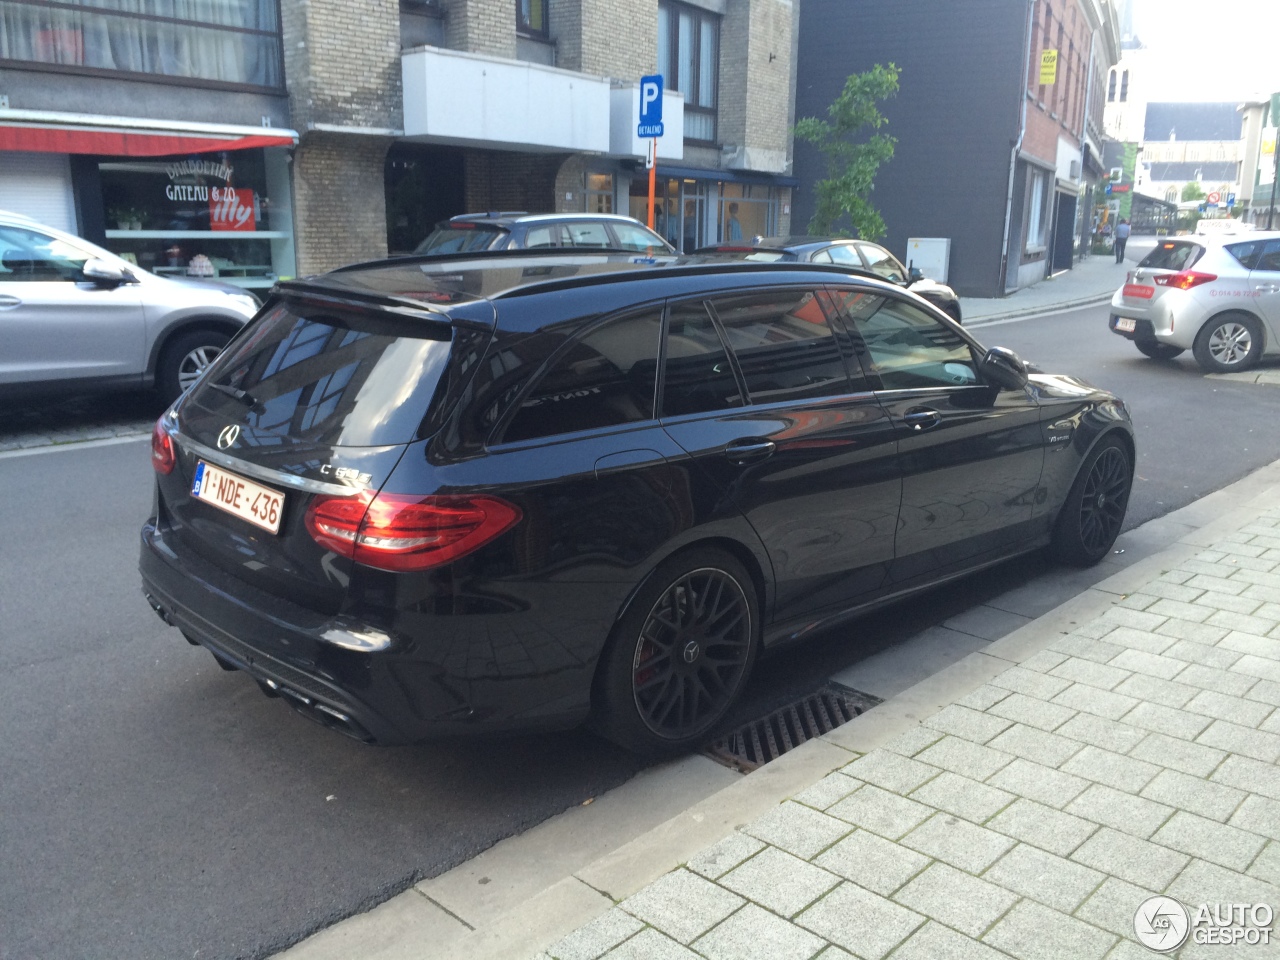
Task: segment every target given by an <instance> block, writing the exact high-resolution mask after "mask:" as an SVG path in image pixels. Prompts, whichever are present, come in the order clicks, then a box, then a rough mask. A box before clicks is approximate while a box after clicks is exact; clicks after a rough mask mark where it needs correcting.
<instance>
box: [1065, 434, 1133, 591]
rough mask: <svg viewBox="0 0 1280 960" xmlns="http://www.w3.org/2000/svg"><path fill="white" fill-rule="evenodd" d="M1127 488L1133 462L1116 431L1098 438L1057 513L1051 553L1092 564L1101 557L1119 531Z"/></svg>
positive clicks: (1068, 560)
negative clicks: (1104, 437) (1111, 434)
mask: <svg viewBox="0 0 1280 960" xmlns="http://www.w3.org/2000/svg"><path fill="white" fill-rule="evenodd" d="M1132 488H1133V465H1132V464H1131V463H1130V462H1129V451H1128V450H1127V449H1126V448H1125V445H1124V444H1123V443H1122V442H1121V441H1120V440H1119V439H1117V438H1115V437H1111V438H1108V439H1104V440H1101V441H1099V443H1098V445H1097V446H1096V447H1094V448H1093V450H1092V452H1091V453H1090V454H1089V456H1088V457H1086V458H1085V461H1084V464H1083V465H1082V466H1081V467H1080V472H1079V473H1078V474H1076V479H1075V483H1073V484H1072V485H1071V490H1070V491H1069V492H1068V493H1067V499H1066V502H1065V503H1063V505H1062V511H1061V512H1060V513H1059V514H1058V522H1057V523H1056V524H1055V525H1054V528H1053V540H1052V542H1051V544H1050V547H1049V549H1050V551H1051V552H1052V554H1053V556H1054V558H1055V559H1057V560H1059V561H1061V562H1062V563H1068V564H1071V565H1072V566H1076V567H1091V566H1093V565H1094V564H1095V563H1097V562H1098V561H1099V560H1101V559H1102V558H1103V557H1105V556H1106V555H1107V553H1108V551H1110V549H1111V547H1112V545H1113V544H1114V543H1115V542H1116V537H1118V536H1119V535H1120V526H1121V525H1122V524H1123V523H1124V514H1125V510H1126V509H1127V508H1128V506H1129V492H1130V490H1132Z"/></svg>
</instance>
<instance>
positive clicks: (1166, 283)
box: [1120, 240, 1217, 310]
mask: <svg viewBox="0 0 1280 960" xmlns="http://www.w3.org/2000/svg"><path fill="white" fill-rule="evenodd" d="M1203 255H1204V247H1203V246H1202V245H1200V244H1198V243H1194V242H1192V241H1190V240H1161V241H1160V242H1159V243H1157V244H1156V246H1155V249H1154V250H1152V251H1151V252H1150V253H1149V254H1147V255H1146V256H1145V257H1143V258H1142V260H1141V261H1140V262H1139V263H1138V266H1137V267H1136V268H1134V269H1133V270H1131V271H1130V272H1129V274H1128V279H1127V281H1126V283H1125V285H1124V286H1123V287H1121V289H1120V294H1121V297H1122V298H1123V300H1124V304H1125V306H1126V307H1130V308H1135V309H1138V310H1146V309H1150V308H1151V307H1152V306H1154V305H1155V304H1156V303H1157V302H1158V301H1159V300H1160V298H1161V297H1162V296H1164V295H1165V294H1166V293H1168V292H1169V291H1170V290H1190V289H1192V288H1193V287H1195V286H1198V285H1200V284H1203V283H1207V282H1210V281H1212V280H1215V279H1217V278H1216V277H1214V276H1212V275H1211V274H1202V273H1198V272H1196V271H1195V270H1192V269H1191V268H1192V267H1193V266H1195V264H1196V262H1197V261H1198V260H1199V259H1200V258H1201V257H1202V256H1203ZM1206 278H1207V279H1206Z"/></svg>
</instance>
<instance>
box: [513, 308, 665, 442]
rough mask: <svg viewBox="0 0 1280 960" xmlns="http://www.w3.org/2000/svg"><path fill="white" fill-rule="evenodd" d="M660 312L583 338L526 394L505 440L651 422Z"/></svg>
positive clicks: (647, 313)
mask: <svg viewBox="0 0 1280 960" xmlns="http://www.w3.org/2000/svg"><path fill="white" fill-rule="evenodd" d="M661 335H662V311H661V310H660V309H657V308H654V309H651V310H647V311H645V312H643V313H638V314H634V315H632V316H628V317H619V318H617V319H615V320H610V321H608V322H606V323H604V324H603V325H600V326H597V327H595V328H593V329H591V330H590V331H588V332H587V333H585V334H584V335H583V336H581V337H579V338H578V339H577V340H575V341H574V342H573V343H572V344H570V345H569V346H568V347H567V348H566V349H564V350H563V351H562V352H561V353H560V354H559V356H558V357H557V358H556V359H555V360H554V361H553V362H552V364H551V366H550V367H549V368H548V369H547V371H546V372H545V373H544V374H543V375H542V376H541V378H540V379H539V380H538V381H537V382H536V383H535V384H534V385H533V388H532V389H531V390H530V391H529V392H528V393H526V394H525V395H524V399H523V400H522V401H521V402H520V409H519V410H518V411H517V412H516V414H515V416H514V417H513V418H512V420H511V422H510V423H509V424H508V425H507V429H506V431H505V433H504V434H503V438H502V439H503V440H504V441H508V442H510V441H515V440H532V439H535V438H537V437H550V436H554V435H556V434H561V433H573V432H575V431H578V430H592V429H597V428H600V427H614V426H620V425H622V424H626V423H636V422H639V421H641V420H650V419H652V418H653V390H654V382H655V380H656V377H657V372H658V344H659V341H660V338H661Z"/></svg>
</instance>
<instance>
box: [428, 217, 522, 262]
mask: <svg viewBox="0 0 1280 960" xmlns="http://www.w3.org/2000/svg"><path fill="white" fill-rule="evenodd" d="M506 235H507V231H506V230H504V229H502V228H501V227H492V226H489V225H487V224H485V225H480V224H470V223H461V224H450V225H448V226H439V227H436V228H435V229H434V230H432V231H431V233H430V234H429V235H428V236H427V239H425V240H423V241H422V242H421V243H420V244H418V246H417V247H416V248H415V249H414V251H413V252H414V253H433V254H445V253H474V252H475V251H477V250H488V249H489V248H490V247H492V246H493V245H494V243H496V242H497V240H498V239H499V238H500V237H504V236H506Z"/></svg>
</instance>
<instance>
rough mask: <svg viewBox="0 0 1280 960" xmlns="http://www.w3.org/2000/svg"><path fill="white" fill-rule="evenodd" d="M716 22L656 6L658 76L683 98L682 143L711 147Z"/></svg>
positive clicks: (710, 16)
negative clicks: (688, 141)
mask: <svg viewBox="0 0 1280 960" xmlns="http://www.w3.org/2000/svg"><path fill="white" fill-rule="evenodd" d="M719 67H720V18H719V17H718V16H715V15H714V14H710V13H706V12H705V11H703V10H697V9H695V8H693V7H686V6H684V5H683V4H679V3H668V2H666V0H663V2H661V3H659V5H658V72H659V73H661V74H662V76H663V78H664V79H665V81H666V85H667V88H668V89H670V90H674V91H676V92H678V93H683V94H684V136H685V139H686V140H701V141H704V142H707V143H714V142H715V139H716V94H717V87H718V86H719V83H718V80H719V73H720V69H719Z"/></svg>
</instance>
